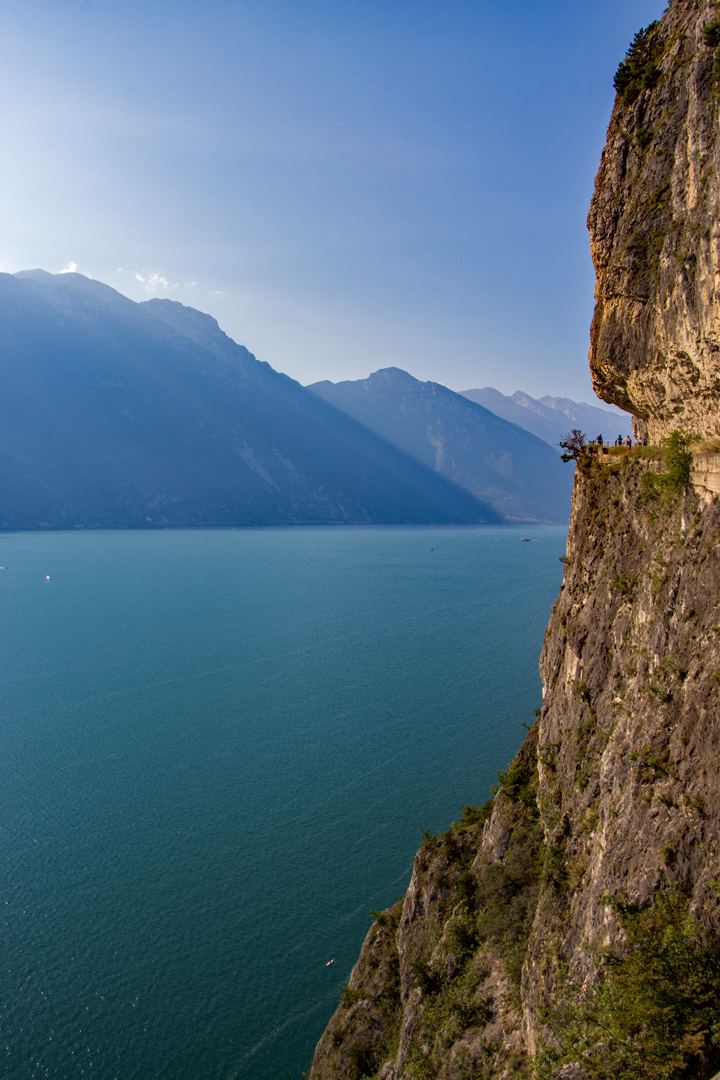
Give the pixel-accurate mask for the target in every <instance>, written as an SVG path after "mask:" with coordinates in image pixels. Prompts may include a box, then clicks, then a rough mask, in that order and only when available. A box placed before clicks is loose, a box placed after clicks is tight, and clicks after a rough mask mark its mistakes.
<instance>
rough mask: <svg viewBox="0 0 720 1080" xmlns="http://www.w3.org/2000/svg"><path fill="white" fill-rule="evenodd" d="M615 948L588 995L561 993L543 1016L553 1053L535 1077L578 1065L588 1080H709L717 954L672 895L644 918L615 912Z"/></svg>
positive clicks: (719, 1016)
mask: <svg viewBox="0 0 720 1080" xmlns="http://www.w3.org/2000/svg"><path fill="white" fill-rule="evenodd" d="M617 913H618V915H619V917H620V921H621V924H622V927H623V930H624V931H625V936H626V944H625V947H624V948H622V949H606V950H604V951H603V952H602V953H601V955H600V958H599V972H600V980H599V982H598V985H597V986H596V987H595V988H594V989H591V990H584V989H583V988H581V987H573V986H571V985H568V986H567V987H566V989H565V991H564V994H563V997H562V999H561V1001H560V1004H559V1005H558V1006H557V1007H556V1008H555V1009H554V1010H553V1011H552V1013H551V1014H550V1015H548V1017H547V1022H548V1027H549V1028H550V1030H551V1031H552V1032H553V1035H554V1040H553V1042H554V1045H552V1044H551V1043H547V1044H546V1045H545V1046H544V1047H543V1048H542V1050H541V1051H540V1053H539V1055H538V1059H537V1063H536V1064H537V1075H538V1078H545V1077H549V1076H551V1075H553V1074H554V1073H555V1072H556V1071H557V1069H558V1067H559V1066H560V1065H562V1064H569V1063H572V1062H578V1061H582V1065H583V1070H584V1072H585V1075H586V1076H587V1077H588V1078H592V1080H639V1078H641V1077H642V1078H647V1080H681V1078H684V1077H690V1076H692V1077H695V1078H698V1080H699V1078H702V1077H709V1076H711V1075H712V1074H713V1073H714V1072H715V1071H716V1070H717V1068H718V1067H719V1066H720V948H719V947H718V943H717V941H716V940H715V939H714V938H713V937H712V936H711V935H710V933H709V932H708V931H706V930H705V928H704V927H703V926H702V925H701V923H700V922H699V920H698V919H697V918H695V916H694V915H693V914H692V913H691V912H690V910H689V901H688V899H687V897H685V896H683V895H682V894H681V893H680V892H678V891H677V890H676V889H674V888H668V889H665V890H662V891H660V892H658V893H657V894H656V896H655V901H654V903H653V905H652V907H650V908H647V909H646V910H644V911H638V910H636V909H635V910H634V909H632V908H630V907H623V906H621V905H618V906H617Z"/></svg>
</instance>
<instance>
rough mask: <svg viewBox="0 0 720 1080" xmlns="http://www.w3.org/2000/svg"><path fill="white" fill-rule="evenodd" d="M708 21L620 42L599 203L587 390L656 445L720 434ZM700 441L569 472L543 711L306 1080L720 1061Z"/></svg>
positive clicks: (707, 499)
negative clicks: (629, 417)
mask: <svg viewBox="0 0 720 1080" xmlns="http://www.w3.org/2000/svg"><path fill="white" fill-rule="evenodd" d="M718 16H720V9H717V11H716V8H715V5H711V4H707V3H704V2H699V0H697V2H695V0H684V2H676V3H675V4H673V5H672V6H671V7H670V8H669V10H668V12H667V13H666V15H665V17H664V19H663V20H662V22H661V23H660V24H659V25H658V26H655V27H653V28H651V30H650V31H649V32H644V33H642V34H641V35H640V36H639V38H638V39H636V42H635V44H634V46H633V49H634V50H635V51H634V52H633V50H631V52H630V54H629V56H628V58H626V60H625V62H624V65H625V66H624V67H623V66H622V65H621V68H620V71H619V73H618V78H617V83H618V88H619V94H618V100H617V102H616V107H615V111H614V113H613V118H612V122H611V125H610V132H609V137H608V147H607V150H606V152H605V154H604V157H603V162H602V166H601V169H600V174H599V177H598V184H597V188H596V193H595V198H594V200H593V208H592V211H591V231H592V235H593V251H594V255H595V259H596V264H597V267H598V301H597V310H596V315H595V320H594V323H593V338H592V353H591V363H592V367H593V373H594V377H595V380H596V386H597V388H598V390H599V392H600V393H601V394H602V396H603V397H605V398H606V399H607V400H611V401H614V402H615V403H616V404H618V405H620V406H621V407H623V408H631V409H632V410H633V411H634V412H635V414H636V416H637V417H638V418H639V421H640V423H641V424H646V425H647V427H648V430H649V431H650V434H651V437H653V438H655V439H656V440H657V441H659V440H660V437H661V436H664V435H666V434H667V433H669V432H671V431H672V430H674V429H678V428H684V429H685V430H686V431H688V432H689V433H691V434H692V433H695V434H701V435H703V436H707V435H713V434H716V433H717V432H718V425H719V424H720V419H719V415H720V414H719V413H718V406H717V398H716V396H715V395H716V393H717V391H718V389H720V367H719V366H718V365H719V364H720V360H716V359H715V354H716V353H718V355H720V326H716V320H717V319H718V316H717V314H716V312H715V310H714V308H713V303H712V301H713V297H714V287H715V286H714V282H715V275H716V273H717V268H716V267H717V259H718V257H719V255H720V249H718V247H717V245H716V243H715V240H714V239H713V236H714V231H713V230H714V228H715V226H714V224H713V222H714V218H715V200H716V198H717V197H718V195H720V188H718V187H717V186H716V184H717V182H716V180H715V174H714V173H713V170H712V162H713V160H714V157H713V155H714V154H715V144H716V141H717V128H718V119H717V112H718V104H719V101H718V97H717V96H716V95H718V94H719V93H720V91H718V90H716V89H715V88H714V84H713V65H714V63H715V60H714V50H715V48H716V47H717V48H718V50H719V51H720V21H719V22H718V24H717V27H716V31H717V42H718V44H717V45H713V44H712V42H713V41H715V37H714V36H713V34H714V33H715V30H712V27H713V26H714V25H715V19H716V18H718ZM708 26H710V27H711V31H712V32H710V31H708V32H707V33H706V32H704V31H705V29H706V28H707V27H708ZM708 41H709V42H710V44H708ZM717 66H718V69H719V71H720V61H719V62H718V65H717ZM719 77H720V76H719ZM633 80H634V83H633ZM633 237H635V238H640V239H637V241H636V240H635V239H633ZM643 237H644V239H642V238H643ZM641 241H642V242H641ZM681 256H682V258H681ZM715 341H718V343H719V344H717V345H716V344H714V342H715ZM715 449H716V448H715V447H713V446H712V445H709V446H708V445H707V444H704V445H697V446H695V448H694V449H693V452H692V454H690V453H688V452H687V451H684V450H683V446H682V441H681V440H680V441H676V443H675V445H674V447H673V446H670V447H664V448H662V447H660V446H649V447H638V448H636V449H635V450H632V451H630V452H627V451H625V450H623V449H617V450H616V449H614V448H613V449H611V450H610V451H609V452H605V453H603V454H593V455H590V454H587V455H583V456H582V457H581V458H580V461H579V463H578V468H577V470H576V480H575V490H574V495H573V514H572V519H571V524H570V534H569V539H568V547H567V555H566V557H565V574H564V581H563V585H562V588H561V591H560V595H559V596H558V599H557V602H556V604H555V606H554V607H553V610H552V614H551V617H550V622H549V625H548V628H547V631H546V635H545V641H544V646H543V650H542V656H541V674H542V678H543V684H544V697H543V705H542V708H541V709H540V710H539V711H538V716H537V718H536V721H535V723H534V724H533V725H532V726H531V728H530V730H529V733H528V736H527V739H526V740H525V743H524V745H523V746H522V748H521V750H520V752H519V754H518V756H517V757H516V759H515V760H514V761H513V762H512V763H511V765H510V767H509V768H508V770H507V771H506V772H505V773H504V774H502V775H501V777H500V783H499V790H498V791H497V793H496V794H495V795H494V797H493V798H492V799H491V800H490V802H489V803H487V804H486V805H485V806H483V807H480V808H470V807H466V808H464V810H463V814H462V818H461V819H460V820H459V821H458V822H456V823H455V824H454V825H452V826H451V828H450V829H449V830H448V831H447V832H446V833H444V834H442V835H441V836H439V837H427V838H426V840H425V842H424V843H423V845H422V847H421V849H420V851H419V852H418V854H417V856H416V858H415V865H414V870H413V875H412V880H411V883H410V886H409V889H408V892H407V895H406V896H405V898H404V900H402V901H400V902H399V903H398V904H397V905H396V906H395V907H394V908H392V909H390V910H389V911H387V912H384V913H383V914H382V915H381V916H380V917H379V918H378V919H377V920H376V922H375V923H374V924H373V926H372V927H371V929H370V931H369V933H368V936H367V938H366V940H365V943H364V945H363V948H362V952H361V955H360V958H359V960H358V962H357V964H356V966H355V968H354V969H353V972H352V975H351V978H350V981H349V984H348V987H347V989H346V991H345V993H344V995H343V998H342V1000H341V1002H340V1005H339V1007H338V1009H337V1011H336V1013H335V1015H334V1016H333V1018H332V1020H331V1022H330V1024H329V1026H328V1028H327V1030H326V1032H325V1034H324V1035H323V1037H322V1039H321V1041H320V1043H319V1045H318V1048H317V1051H316V1054H315V1058H314V1061H313V1065H312V1068H311V1070H310V1074H309V1075H310V1078H311V1080H331V1078H332V1080H360V1078H362V1077H376V1078H379V1080H410V1078H420V1077H427V1078H433V1080H473V1078H477V1080H480V1078H482V1080H490V1078H495V1077H497V1078H498V1080H499V1078H509V1077H526V1076H534V1077H537V1078H543V1077H548V1078H550V1077H558V1078H559V1077H563V1078H568V1080H570V1078H572V1080H585V1078H590V1077H607V1078H610V1077H613V1078H614V1080H620V1078H627V1080H630V1078H633V1080H635V1078H637V1077H640V1076H645V1077H657V1078H663V1080H680V1078H682V1077H685V1078H691V1077H693V1078H697V1080H702V1078H706V1077H709V1076H711V1075H712V1074H713V1073H714V1072H716V1071H717V1069H719V1068H720V1025H719V1024H718V1019H717V1017H718V1015H720V948H719V947H718V941H719V939H720V780H719V775H720V725H719V724H718V712H719V709H720V604H719V602H718V597H719V596H720V548H719V546H718V544H719V541H720V502H718V499H717V494H718V492H719V491H720V463H719V462H720V457H719V455H718V454H717V453H715V452H713V451H714V450H715Z"/></svg>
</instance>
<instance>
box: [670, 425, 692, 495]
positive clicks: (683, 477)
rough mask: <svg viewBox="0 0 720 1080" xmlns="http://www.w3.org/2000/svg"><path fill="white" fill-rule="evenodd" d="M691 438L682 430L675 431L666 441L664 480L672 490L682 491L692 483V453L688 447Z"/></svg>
mask: <svg viewBox="0 0 720 1080" xmlns="http://www.w3.org/2000/svg"><path fill="white" fill-rule="evenodd" d="M688 444H689V440H688V438H687V436H686V435H683V433H682V432H681V431H673V433H672V435H670V437H669V438H668V439H667V440H666V441H665V446H666V447H667V450H666V452H665V464H666V465H667V472H666V473H665V476H664V478H663V479H664V480H665V483H666V485H667V487H668V488H669V489H670V490H671V491H675V492H678V493H680V492H682V491H684V490H685V488H686V487H687V486H688V484H689V483H690V469H691V468H692V454H691V453H690V450H689V449H688Z"/></svg>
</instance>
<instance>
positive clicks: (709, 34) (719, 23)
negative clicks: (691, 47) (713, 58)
mask: <svg viewBox="0 0 720 1080" xmlns="http://www.w3.org/2000/svg"><path fill="white" fill-rule="evenodd" d="M703 40H704V42H705V44H706V45H707V46H708V48H710V49H716V48H717V46H718V45H720V19H715V21H714V22H711V23H708V25H707V26H704V27H703Z"/></svg>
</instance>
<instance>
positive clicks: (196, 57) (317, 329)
mask: <svg viewBox="0 0 720 1080" xmlns="http://www.w3.org/2000/svg"><path fill="white" fill-rule="evenodd" d="M663 7H664V4H662V3H658V2H656V0H602V3H598V0H517V2H515V3H511V2H509V0H232V2H230V0H226V2H223V0H202V2H200V0H193V2H192V3H190V2H187V0H142V2H134V0H83V2H81V0H9V2H6V0H0V85H1V92H2V99H3V109H2V114H1V117H0V125H1V128H2V140H3V148H2V154H0V177H1V180H0V184H1V185H2V198H1V199H0V207H2V210H1V213H2V230H1V231H0V237H1V240H0V267H1V268H2V269H3V270H5V271H9V272H14V271H16V270H20V269H26V268H30V267H42V268H44V269H46V270H49V271H51V272H54V273H56V272H58V271H60V270H61V269H64V268H66V267H69V266H71V265H72V264H76V265H77V269H78V270H79V271H80V272H81V273H84V274H87V275H88V276H90V277H96V278H99V279H100V280H102V281H105V282H107V283H108V284H110V285H113V286H114V287H115V288H117V289H119V290H120V291H121V292H123V293H126V294H127V295H128V296H130V297H132V298H133V299H136V300H140V299H147V298H148V297H149V296H151V295H162V296H170V297H172V298H173V299H177V300H181V301H182V302H183V303H185V304H191V305H192V306H194V307H197V308H200V309H201V310H202V311H209V312H210V313H211V314H213V315H214V316H215V317H216V318H217V319H218V320H219V322H220V325H221V326H222V328H223V329H224V330H226V331H227V332H228V333H229V334H230V335H231V336H232V337H234V338H235V339H236V340H237V341H239V342H241V343H242V344H244V345H246V346H247V347H248V348H249V349H251V351H252V352H254V353H255V354H256V355H257V356H258V358H259V359H262V360H267V361H269V362H270V363H271V364H272V365H273V366H274V367H276V368H278V369H279V370H281V371H285V372H287V373H288V374H289V375H292V376H293V377H295V378H297V379H299V380H300V381H301V382H303V383H308V382H312V381H314V380H316V379H323V378H329V379H332V380H333V381H336V380H338V379H343V378H362V377H365V376H367V375H368V374H369V373H370V372H371V371H373V370H375V369H376V368H378V367H386V366H388V365H391V364H395V365H397V366H399V367H403V368H406V369H407V370H409V371H410V372H412V374H414V375H415V376H417V377H418V378H422V379H435V380H437V381H438V382H442V383H445V384H446V385H448V386H450V387H452V388H453V389H455V390H462V389H466V388H470V387H477V386H486V385H492V386H495V387H497V388H498V389H499V390H502V391H503V392H505V393H511V392H512V391H514V390H516V389H523V390H526V391H528V392H529V393H531V394H534V395H541V394H547V393H550V394H560V395H563V396H568V397H574V398H584V399H585V400H594V398H593V397H592V391H591V389H590V378H589V374H588V370H587V346H588V328H589V325H590V318H591V315H592V289H593V283H594V275H593V271H592V264H591V261H590V255H589V249H588V238H587V231H586V227H585V218H586V215H587V209H588V204H589V201H590V196H591V193H592V185H593V179H594V175H595V172H596V169H597V166H598V162H599V159H600V152H601V150H602V146H603V142H604V136H605V129H606V126H607V122H608V119H609V116H610V111H611V108H612V102H613V96H614V92H613V88H612V78H613V74H614V71H615V68H616V66H617V64H618V61H619V60H620V59H621V58H622V56H623V54H624V52H625V50H626V48H627V46H628V44H629V42H630V40H631V38H632V36H633V34H634V32H635V31H636V30H637V29H639V27H640V26H644V25H646V24H647V23H648V22H650V21H651V20H652V19H654V18H657V17H659V16H660V15H661V13H662V10H663ZM73 268H74V267H73Z"/></svg>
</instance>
